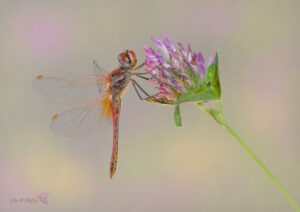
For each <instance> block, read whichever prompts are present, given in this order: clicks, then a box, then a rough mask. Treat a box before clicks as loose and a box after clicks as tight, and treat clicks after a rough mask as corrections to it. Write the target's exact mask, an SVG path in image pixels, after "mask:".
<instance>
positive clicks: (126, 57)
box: [118, 49, 137, 69]
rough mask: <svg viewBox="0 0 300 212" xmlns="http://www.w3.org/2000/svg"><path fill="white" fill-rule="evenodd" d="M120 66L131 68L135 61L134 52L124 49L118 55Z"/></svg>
mask: <svg viewBox="0 0 300 212" xmlns="http://www.w3.org/2000/svg"><path fill="white" fill-rule="evenodd" d="M118 60H119V63H120V66H121V67H122V68H124V69H132V68H134V67H135V65H136V63H137V59H136V56H135V53H134V52H133V51H132V50H127V49H126V50H125V51H124V52H122V53H120V54H119V57H118Z"/></svg>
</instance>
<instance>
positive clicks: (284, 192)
mask: <svg viewBox="0 0 300 212" xmlns="http://www.w3.org/2000/svg"><path fill="white" fill-rule="evenodd" d="M198 105H199V107H200V108H201V109H202V111H203V112H205V113H206V114H208V115H210V116H211V117H213V118H214V119H215V120H216V121H217V122H218V123H219V124H220V125H221V126H223V127H224V128H225V129H226V130H227V132H228V133H229V134H230V135H231V136H232V137H233V138H234V139H235V140H236V141H237V142H238V143H239V144H240V145H241V146H242V148H243V149H244V150H245V151H246V152H247V153H248V154H249V155H250V156H251V157H252V159H254V161H255V162H256V163H257V165H258V166H259V167H260V168H261V169H262V170H263V172H264V173H265V174H266V175H267V176H268V177H269V178H270V180H271V181H272V182H273V183H274V184H275V186H276V188H277V189H278V190H279V191H280V192H281V194H282V195H283V196H284V197H285V198H286V200H287V201H288V202H289V203H290V205H291V206H292V207H293V208H294V209H296V211H298V212H300V206H299V205H298V203H297V202H296V201H295V199H294V198H293V197H292V195H291V194H290V193H289V192H288V191H287V190H286V189H285V187H284V186H283V184H282V183H281V182H280V181H279V179H278V178H276V177H275V175H274V174H273V173H272V172H271V170H270V169H269V168H268V167H267V166H266V165H265V164H264V162H263V161H262V160H261V159H260V158H259V157H258V155H257V154H255V153H254V151H253V150H252V149H251V147H250V146H249V145H248V144H247V143H246V142H245V141H244V140H243V139H242V138H241V137H240V136H239V135H238V134H237V133H236V132H235V131H234V130H233V129H232V128H231V127H230V126H229V125H228V123H227V122H226V121H225V119H224V116H223V113H222V109H221V108H220V113H221V116H222V118H223V120H222V122H219V121H218V120H217V119H216V117H214V116H213V114H212V113H210V111H209V110H208V109H206V108H205V107H204V106H203V105H201V104H198ZM220 106H221V105H220Z"/></svg>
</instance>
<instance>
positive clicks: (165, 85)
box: [144, 36, 221, 126]
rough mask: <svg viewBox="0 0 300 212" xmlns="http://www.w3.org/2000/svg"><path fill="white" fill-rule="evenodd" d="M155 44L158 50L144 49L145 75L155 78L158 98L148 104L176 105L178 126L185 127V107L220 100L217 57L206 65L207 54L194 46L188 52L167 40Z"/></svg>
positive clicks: (155, 97)
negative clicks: (184, 104) (181, 113)
mask: <svg viewBox="0 0 300 212" xmlns="http://www.w3.org/2000/svg"><path fill="white" fill-rule="evenodd" d="M151 40H152V41H153V43H154V44H155V46H156V47H157V49H156V50H155V49H153V48H151V47H148V46H146V45H145V46H144V50H145V53H146V57H145V65H146V70H145V72H146V73H148V74H150V75H151V79H150V81H152V82H154V83H155V84H156V88H157V90H158V94H156V95H154V96H151V97H150V98H148V99H147V101H148V102H153V103H160V104H170V105H175V114H174V115H175V123H176V125H178V126H181V117H180V111H179V105H180V104H181V103H185V102H196V103H198V104H199V103H203V102H207V101H210V100H220V98H221V88H220V82H219V76H218V56H217V54H216V55H215V57H210V58H209V60H208V62H206V61H205V59H204V56H203V54H202V53H201V52H196V51H193V50H192V48H191V46H190V45H188V46H187V48H185V47H184V46H183V45H182V44H181V43H178V47H176V46H175V44H174V43H173V42H172V41H171V40H170V38H168V37H167V36H164V38H163V39H158V38H152V39H151ZM179 119H180V120H179Z"/></svg>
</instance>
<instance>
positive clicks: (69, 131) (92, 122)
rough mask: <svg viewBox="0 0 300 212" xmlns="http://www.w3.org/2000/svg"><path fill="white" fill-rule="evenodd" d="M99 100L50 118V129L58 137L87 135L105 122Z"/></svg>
mask: <svg viewBox="0 0 300 212" xmlns="http://www.w3.org/2000/svg"><path fill="white" fill-rule="evenodd" d="M101 112H102V109H101V98H98V99H96V100H94V101H91V102H89V103H88V104H85V105H83V106H80V107H76V108H73V109H70V110H67V111H65V112H62V113H60V114H55V115H54V116H53V117H52V122H51V124H50V127H51V129H52V130H53V131H54V132H55V133H57V134H60V135H64V136H77V135H88V134H90V133H91V132H94V131H95V130H97V129H99V127H100V126H101V125H102V124H103V123H104V122H107V120H108V119H107V118H104V117H103V116H102V113H101Z"/></svg>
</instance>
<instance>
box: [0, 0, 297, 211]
mask: <svg viewBox="0 0 300 212" xmlns="http://www.w3.org/2000/svg"><path fill="white" fill-rule="evenodd" d="M299 7H300V2H299V1H296V0H286V1H276V2H275V1H271V0H265V1H260V0H253V1H247V2H246V1H236V0H228V1H226V0H216V1H208V0H205V1H192V0H177V1H158V0H153V1H148V2H146V1H138V0H133V1H64V0H62V1H50V0H49V1H48V0H45V1H33V0H27V1H8V0H7V1H3V0H1V1H0V80H1V81H0V98H1V104H0V111H1V118H0V172H1V174H0V188H1V190H0V211H1V212H2V211H3V212H7V211H33V212H35V211H74V212H75V211H76V212H77V211H105V212H106V211H107V212H110V211H111V212H119V211H138V212H139V211H172V212H175V211H204V212H211V211H213V212H218V211H220V212H222V211H230V212H232V211H243V212H253V211H255V212H265V211H272V212H275V211H276V212H287V211H293V209H292V208H291V207H290V205H289V204H288V203H287V201H286V200H285V199H284V198H283V196H282V195H281V194H280V193H279V192H278V191H277V190H276V188H275V187H274V186H273V184H272V183H271V182H270V181H269V180H268V178H267V177H266V176H265V175H264V173H263V172H262V171H261V170H260V169H259V167H258V166H257V165H256V163H255V162H254V161H253V160H252V159H251V158H250V157H249V156H248V155H247V154H246V153H245V152H244V150H243V149H242V148H241V147H240V146H239V145H238V144H237V143H236V142H235V141H234V140H233V138H232V137H230V135H229V134H228V133H227V132H226V131H225V130H224V129H223V128H221V127H220V126H218V125H217V124H216V123H215V122H214V121H213V120H211V119H210V118H209V117H207V116H205V114H202V113H201V112H200V111H199V109H198V108H197V107H196V106H194V105H192V104H186V105H184V106H183V107H182V116H183V125H184V127H182V128H177V127H175V125H174V123H173V110H172V108H171V107H165V106H160V105H152V104H147V103H145V102H141V101H140V100H139V99H138V98H137V96H136V94H135V93H134V90H133V88H132V87H130V88H129V89H128V90H127V92H126V94H125V95H124V96H123V105H122V113H121V118H120V140H119V144H120V146H119V161H118V168H117V172H116V174H115V176H114V178H113V179H112V180H110V179H109V178H108V171H109V159H110V154H111V146H112V135H111V128H109V127H108V128H105V129H103V130H102V131H101V130H100V131H99V132H97V133H95V134H92V135H90V136H85V137H75V138H65V137H60V136H58V135H55V134H53V133H52V132H51V130H50V128H49V123H50V117H51V116H52V115H53V114H54V113H56V112H60V111H63V110H65V109H66V108H64V107H61V106H57V105H56V104H54V103H52V102H50V101H48V100H46V99H45V98H42V97H40V96H39V95H38V94H37V93H36V92H34V91H33V89H32V86H31V84H32V81H33V79H34V78H35V76H36V75H38V74H45V75H55V76H56V75H71V76H76V75H84V74H90V73H92V64H91V61H92V60H93V59H96V60H97V61H98V63H100V64H101V65H102V66H103V67H105V68H106V69H108V70H110V69H112V68H114V67H115V66H116V65H117V60H116V57H117V55H118V54H119V53H120V52H121V51H122V50H123V49H125V48H131V49H133V50H134V51H135V52H136V53H137V55H138V59H139V61H142V60H143V58H144V52H143V45H145V44H147V45H152V44H151V41H150V38H151V37H161V36H162V35H164V34H166V35H168V36H170V38H171V39H172V40H173V41H175V42H177V41H181V42H183V43H184V44H187V43H190V44H191V45H192V48H193V49H194V50H199V51H202V52H203V53H204V54H205V55H206V57H207V58H208V56H209V55H212V54H214V53H215V52H216V51H217V52H218V53H219V58H220V75H221V83H222V89H223V107H224V111H225V115H226V117H227V119H228V121H229V122H230V123H231V125H232V126H233V128H234V129H236V130H237V132H239V133H240V135H241V136H242V137H243V138H244V139H245V140H246V141H247V142H248V143H249V145H250V146H251V147H252V148H253V149H254V150H255V151H256V152H257V153H258V155H260V157H261V158H262V159H263V160H264V161H265V163H266V164H267V165H268V166H269V167H270V169H271V170H272V171H273V172H274V173H275V175H276V176H277V177H278V178H279V179H280V180H281V181H282V182H283V183H284V185H285V187H286V188H287V190H289V191H290V193H291V194H292V195H293V196H294V197H295V199H296V200H297V201H298V202H300V181H299V179H300V167H299V163H300V154H299V153H300V139H299V138H300V124H299V123H300V112H299V107H300V95H299V92H300V87H299V79H300V72H299V66H300V60H299V56H300V55H299V51H300V42H299V37H300V24H299V20H300V13H299ZM43 191H45V192H48V193H49V198H48V205H44V204H41V203H39V204H31V205H29V204H25V203H18V204H12V203H11V199H12V198H27V197H28V198H30V197H35V195H37V194H39V193H40V192H43Z"/></svg>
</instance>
